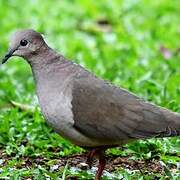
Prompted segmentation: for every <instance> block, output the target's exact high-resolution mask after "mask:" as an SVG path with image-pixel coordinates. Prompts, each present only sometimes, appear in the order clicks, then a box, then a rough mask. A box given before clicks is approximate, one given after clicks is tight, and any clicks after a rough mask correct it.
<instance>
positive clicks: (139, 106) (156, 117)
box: [72, 75, 170, 141]
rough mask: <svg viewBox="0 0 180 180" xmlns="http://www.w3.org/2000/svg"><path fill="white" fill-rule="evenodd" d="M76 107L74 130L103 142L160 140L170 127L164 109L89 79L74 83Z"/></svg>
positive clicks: (98, 80)
mask: <svg viewBox="0 0 180 180" xmlns="http://www.w3.org/2000/svg"><path fill="white" fill-rule="evenodd" d="M72 107H73V108H72V111H73V114H74V121H75V124H74V126H75V127H76V128H77V129H78V130H79V131H81V132H82V133H83V134H85V135H87V136H88V137H92V138H98V139H101V140H102V141H118V140H128V139H137V138H149V137H153V136H160V135H162V134H166V133H167V132H166V131H167V128H168V127H169V124H170V122H169V121H168V119H167V118H166V117H165V116H164V113H163V112H162V109H161V108H160V107H158V106H155V105H152V104H150V103H147V102H145V101H143V100H141V99H140V98H138V97H137V96H135V95H133V94H131V93H129V92H128V91H126V90H123V89H120V88H118V87H115V86H113V85H111V84H109V83H107V82H105V81H103V80H101V79H98V78H96V77H94V76H89V75H88V76H85V77H83V78H82V77H81V78H78V79H77V80H76V82H75V83H74V89H73V100H72Z"/></svg>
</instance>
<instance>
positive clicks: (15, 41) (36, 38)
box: [2, 29, 46, 64]
mask: <svg viewBox="0 0 180 180" xmlns="http://www.w3.org/2000/svg"><path fill="white" fill-rule="evenodd" d="M45 45H46V43H45V41H44V40H43V37H42V36H41V34H40V33H38V32H36V31H34V30H32V29H25V30H19V31H17V32H15V33H14V34H13V35H12V37H11V40H10V46H9V51H8V53H7V54H6V55H5V57H4V58H3V60H2V64H3V63H5V62H6V61H7V60H8V59H9V58H10V57H11V56H19V57H23V58H24V59H26V60H29V59H31V57H32V56H34V55H37V54H38V53H39V52H40V49H41V48H42V47H43V46H45Z"/></svg>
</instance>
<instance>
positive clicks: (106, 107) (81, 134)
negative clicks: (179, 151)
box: [4, 30, 180, 147]
mask: <svg viewBox="0 0 180 180" xmlns="http://www.w3.org/2000/svg"><path fill="white" fill-rule="evenodd" d="M22 39H25V40H27V41H28V44H29V45H28V46H25V47H22V46H21V45H19V43H20V42H21V40H22ZM10 49H11V52H12V51H14V50H15V51H14V52H13V54H12V55H13V56H15V55H16V56H21V57H23V58H25V59H26V60H27V61H28V62H29V64H30V65H31V67H32V71H33V75H34V79H35V81H36V87H37V95H38V99H39V103H40V107H41V109H42V113H43V115H44V116H45V118H46V119H47V121H48V123H49V124H50V125H51V126H52V127H53V128H54V129H55V130H56V131H57V132H58V133H59V134H60V135H62V136H63V137H65V138H67V139H69V140H70V141H71V142H73V143H74V144H76V145H79V146H82V147H98V146H116V145H122V144H124V143H127V142H129V141H131V140H135V139H145V138H151V137H168V136H175V135H179V134H180V115H179V114H177V113H174V112H171V111H169V110H167V109H164V108H161V107H158V106H155V105H152V104H150V103H148V102H145V101H144V100H142V99H140V98H138V97H137V96H135V95H134V94H132V93H130V92H128V91H126V90H124V89H121V88H119V87H116V86H114V85H112V84H111V83H109V82H107V81H104V80H102V79H100V78H97V77H96V76H94V75H93V74H92V73H90V72H88V71H87V70H85V69H84V68H83V67H81V66H79V65H77V64H74V63H73V62H71V61H68V60H66V59H65V58H64V57H63V56H62V55H60V54H58V53H56V52H55V51H54V50H52V49H51V48H50V47H48V45H47V44H46V43H45V41H44V40H43V38H42V36H41V35H40V34H39V33H37V32H35V31H33V30H22V31H18V32H16V33H15V35H14V36H13V37H12V40H11V44H10ZM7 57H8V56H7ZM6 60H7V58H6V59H5V60H4V61H6Z"/></svg>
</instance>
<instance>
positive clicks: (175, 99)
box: [0, 0, 180, 180]
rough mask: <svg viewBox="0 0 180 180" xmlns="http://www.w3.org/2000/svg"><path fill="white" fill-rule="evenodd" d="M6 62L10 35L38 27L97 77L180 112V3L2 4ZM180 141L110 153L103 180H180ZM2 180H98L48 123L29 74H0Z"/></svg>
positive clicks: (24, 70)
mask: <svg viewBox="0 0 180 180" xmlns="http://www.w3.org/2000/svg"><path fill="white" fill-rule="evenodd" d="M0 4H1V6H0V19H1V21H0V25H1V28H0V57H3V56H4V54H5V53H6V51H7V49H8V39H9V36H10V34H11V33H12V32H13V31H15V30H17V29H22V28H34V29H36V30H37V31H39V32H41V33H42V34H44V36H45V39H46V41H48V43H49V44H50V46H51V47H53V48H55V49H57V50H58V51H59V52H60V53H62V54H63V55H65V56H66V57H67V58H68V59H70V60H73V61H75V62H76V63H78V64H81V65H82V66H84V67H85V68H87V69H88V70H90V71H91V72H93V73H94V74H96V75H97V76H98V77H101V78H103V79H106V80H109V81H111V82H113V83H114V84H116V85H117V86H120V87H123V88H126V89H128V90H130V91H131V92H133V93H135V94H136V95H138V96H140V97H142V98H144V99H145V100H148V101H150V102H153V103H155V104H157V105H159V106H163V107H165V108H168V109H171V110H172V111H176V112H180V104H179V102H180V95H179V94H180V86H179V84H180V44H179V42H180V26H179V24H180V19H179V12H180V1H179V0H173V1H171V0H159V1H148V0H127V1H125V0H124V1H123V0H121V1H119V0H113V1H109V0H104V1H92V0H87V1H84V0H71V1H70V0H67V1H58V0H55V1H43V2H42V1H40V0H37V1H33V0H30V1H28V2H25V1H21V0H17V1H10V0H8V1H3V0H0ZM179 147H180V139H179V137H173V138H164V139H162V138H159V139H149V140H144V141H142V140H140V141H137V142H133V143H129V144H127V145H125V146H123V147H119V148H113V149H110V150H108V151H107V162H108V163H107V166H106V171H105V173H104V176H103V179H173V180H174V179H178V178H179V177H178V176H179V174H180V170H179V167H180V148H179ZM0 154H1V156H0V179H38V180H39V179H58V178H62V179H68V178H69V179H73V178H74V179H77V177H78V178H79V179H92V178H93V177H94V171H95V167H96V161H95V162H94V165H93V168H92V169H91V170H89V168H88V167H87V166H86V165H85V164H84V163H85V151H84V150H83V149H81V148H79V147H77V146H74V145H72V144H71V143H70V142H68V141H67V140H65V139H63V138H61V137H60V136H59V135H57V134H56V133H55V132H54V131H53V130H52V129H51V127H49V126H48V125H47V124H46V122H45V120H44V119H43V117H42V115H41V112H40V110H39V107H38V101H37V97H36V95H35V85H34V81H33V78H32V74H31V70H30V67H29V66H28V65H27V64H26V63H25V62H24V61H23V60H22V59H21V58H12V59H11V60H10V61H9V62H8V63H7V64H5V65H3V66H1V67H0Z"/></svg>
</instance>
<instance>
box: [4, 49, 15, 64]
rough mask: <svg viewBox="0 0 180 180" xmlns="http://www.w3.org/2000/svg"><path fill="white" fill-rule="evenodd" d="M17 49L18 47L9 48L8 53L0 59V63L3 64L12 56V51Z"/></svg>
mask: <svg viewBox="0 0 180 180" xmlns="http://www.w3.org/2000/svg"><path fill="white" fill-rule="evenodd" d="M17 49H18V47H17V48H15V49H11V50H9V52H8V53H7V54H6V55H5V56H4V58H3V59H2V61H1V64H4V63H5V62H6V61H7V60H8V59H9V58H10V57H11V56H13V53H14V52H15V51H16V50H17Z"/></svg>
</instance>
